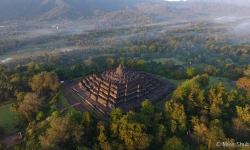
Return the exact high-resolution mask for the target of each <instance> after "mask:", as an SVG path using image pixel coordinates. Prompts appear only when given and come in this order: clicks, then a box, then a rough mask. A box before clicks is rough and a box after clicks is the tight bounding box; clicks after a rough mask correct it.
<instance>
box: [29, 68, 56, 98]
mask: <svg viewBox="0 0 250 150" xmlns="http://www.w3.org/2000/svg"><path fill="white" fill-rule="evenodd" d="M29 85H30V86H31V88H32V90H33V91H36V92H43V93H45V92H47V91H48V90H52V91H55V90H56V89H57V88H58V87H59V86H60V83H59V79H58V76H57V74H56V73H55V72H41V73H39V74H37V75H34V77H33V78H32V79H31V80H30V82H29Z"/></svg>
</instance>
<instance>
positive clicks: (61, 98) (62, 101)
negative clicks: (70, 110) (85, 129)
mask: <svg viewBox="0 0 250 150" xmlns="http://www.w3.org/2000/svg"><path fill="white" fill-rule="evenodd" d="M59 99H60V101H61V104H62V106H63V107H67V106H69V105H70V104H69V102H68V100H67V99H66V98H65V97H64V96H63V95H62V94H61V95H60V96H59Z"/></svg>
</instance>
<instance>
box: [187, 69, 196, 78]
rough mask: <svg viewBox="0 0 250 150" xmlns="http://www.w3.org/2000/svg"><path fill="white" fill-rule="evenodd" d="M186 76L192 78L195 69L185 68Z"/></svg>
mask: <svg viewBox="0 0 250 150" xmlns="http://www.w3.org/2000/svg"><path fill="white" fill-rule="evenodd" d="M186 72H187V75H188V76H189V77H193V76H194V75H195V68H193V67H191V68H187V71H186Z"/></svg>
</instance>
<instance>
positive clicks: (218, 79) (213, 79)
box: [209, 76, 238, 91]
mask: <svg viewBox="0 0 250 150" xmlns="http://www.w3.org/2000/svg"><path fill="white" fill-rule="evenodd" d="M209 80H210V82H209V86H212V85H216V84H218V83H220V82H222V84H223V86H224V87H225V88H226V90H227V91H230V90H238V88H237V87H236V86H233V85H231V84H230V83H229V82H230V80H229V79H228V78H223V77H214V76H209ZM228 81H229V82H228Z"/></svg>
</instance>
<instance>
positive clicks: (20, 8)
mask: <svg viewBox="0 0 250 150" xmlns="http://www.w3.org/2000/svg"><path fill="white" fill-rule="evenodd" d="M140 2H142V0H137V1H136V2H134V1H133V0H81V1H80V0H18V1H17V0H1V1H0V20H2V21H3V20H13V19H23V18H26V19H27V18H28V19H30V18H32V19H42V20H44V19H45V20H47V19H58V18H67V19H70V18H72V19H75V18H79V17H90V16H93V15H94V11H95V10H101V11H103V12H112V11H117V10H122V9H126V8H127V7H132V6H133V5H134V4H135V3H140Z"/></svg>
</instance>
